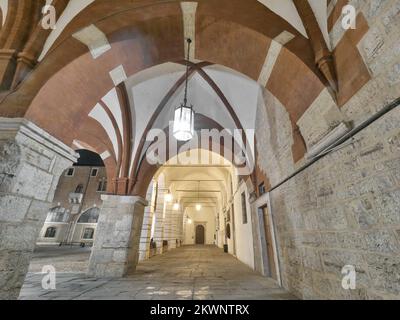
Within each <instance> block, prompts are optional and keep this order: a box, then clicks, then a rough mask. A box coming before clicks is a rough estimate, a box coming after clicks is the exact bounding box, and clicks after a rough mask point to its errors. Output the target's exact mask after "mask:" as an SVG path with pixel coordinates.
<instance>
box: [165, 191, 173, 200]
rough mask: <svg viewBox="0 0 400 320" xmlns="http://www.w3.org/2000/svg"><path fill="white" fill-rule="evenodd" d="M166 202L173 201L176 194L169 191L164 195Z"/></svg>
mask: <svg viewBox="0 0 400 320" xmlns="http://www.w3.org/2000/svg"><path fill="white" fill-rule="evenodd" d="M164 199H165V202H172V200H174V196H173V195H172V193H170V192H169V191H168V192H167V193H166V194H165V196H164Z"/></svg>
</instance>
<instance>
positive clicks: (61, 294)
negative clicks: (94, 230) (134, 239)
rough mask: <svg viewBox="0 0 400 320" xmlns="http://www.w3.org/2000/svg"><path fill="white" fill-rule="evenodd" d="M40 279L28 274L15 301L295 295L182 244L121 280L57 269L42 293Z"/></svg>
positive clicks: (215, 253)
mask: <svg viewBox="0 0 400 320" xmlns="http://www.w3.org/2000/svg"><path fill="white" fill-rule="evenodd" d="M77 253H78V252H75V253H73V254H71V255H70V256H69V258H71V257H74V256H76V254H77ZM86 254H87V253H86ZM78 256H80V255H79V254H78ZM40 259H41V258H39V257H38V256H36V257H35V260H34V263H33V265H31V270H37V269H38V268H39V269H41V267H40V262H39V261H40ZM42 259H43V262H45V264H48V263H49V262H51V258H49V257H48V256H46V255H44V256H43V255H42ZM60 259H61V258H60V257H58V258H57V257H56V258H54V262H55V263H58V266H59V267H62V264H61V263H60ZM72 265H73V264H72ZM80 267H82V265H80ZM68 268H69V267H68ZM68 268H66V269H68ZM61 269H62V268H61ZM42 277H43V275H42V274H40V273H33V272H30V273H29V274H28V275H27V277H26V280H25V284H24V286H23V288H22V291H21V295H20V299H25V300H26V299H27V300H32V299H41V300H43V299H44V300H47V299H61V300H69V299H78V300H101V299H106V300H108V299H118V300H119V299H121V300H160V299H162V300H164V299H165V300H175V299H188V300H193V299H194V300H204V299H207V300H224V299H227V300H236V299H252V300H253V299H254V300H284V299H295V297H293V296H292V295H291V294H289V293H287V292H285V291H284V290H282V289H280V288H279V287H278V286H277V285H276V284H275V282H274V281H273V280H271V279H267V278H264V277H262V276H260V275H259V274H257V273H255V272H254V271H253V270H251V269H250V268H248V267H247V266H246V265H244V264H243V263H241V262H240V261H238V260H237V259H235V258H234V257H233V256H231V255H228V254H225V253H223V252H222V250H221V249H218V248H216V247H211V246H210V247H209V246H190V247H182V248H179V249H175V250H172V251H170V252H168V253H166V254H164V255H160V256H156V257H153V258H152V259H150V260H147V261H144V262H141V263H140V264H139V266H138V268H137V271H136V272H135V273H134V274H133V275H130V276H128V277H126V278H122V279H112V280H110V279H94V278H88V277H86V276H85V274H84V273H82V272H81V273H68V272H58V273H57V278H56V283H57V287H56V290H53V291H46V290H44V289H42V287H41V281H42Z"/></svg>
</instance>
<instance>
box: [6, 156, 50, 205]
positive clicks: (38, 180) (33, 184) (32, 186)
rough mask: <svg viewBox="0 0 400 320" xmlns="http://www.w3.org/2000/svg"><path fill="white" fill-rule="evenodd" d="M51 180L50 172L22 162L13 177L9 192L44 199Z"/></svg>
mask: <svg viewBox="0 0 400 320" xmlns="http://www.w3.org/2000/svg"><path fill="white" fill-rule="evenodd" d="M52 181H53V175H52V174H50V173H47V172H45V171H43V170H40V169H37V168H35V167H33V166H31V165H29V164H26V163H24V164H22V165H21V167H20V170H19V172H18V174H17V176H16V177H15V181H14V182H13V188H12V190H11V192H12V193H15V194H20V195H23V196H26V197H31V198H34V199H37V200H42V201H46V200H47V196H48V193H49V190H50V186H51V185H52Z"/></svg>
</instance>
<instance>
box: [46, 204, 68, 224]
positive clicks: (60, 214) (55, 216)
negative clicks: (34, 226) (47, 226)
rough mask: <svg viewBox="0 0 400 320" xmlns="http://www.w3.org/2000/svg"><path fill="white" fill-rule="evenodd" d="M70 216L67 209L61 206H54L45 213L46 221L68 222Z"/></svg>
mask: <svg viewBox="0 0 400 320" xmlns="http://www.w3.org/2000/svg"><path fill="white" fill-rule="evenodd" d="M69 218H70V215H69V211H68V210H66V209H65V208H62V207H55V208H53V209H51V210H50V211H49V213H48V214H47V218H46V222H59V223H62V222H68V221H69Z"/></svg>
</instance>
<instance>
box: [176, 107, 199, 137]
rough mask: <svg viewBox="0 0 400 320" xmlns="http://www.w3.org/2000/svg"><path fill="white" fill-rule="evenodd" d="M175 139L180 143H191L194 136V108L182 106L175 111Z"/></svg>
mask: <svg viewBox="0 0 400 320" xmlns="http://www.w3.org/2000/svg"><path fill="white" fill-rule="evenodd" d="M173 134H174V137H175V139H176V140H178V141H189V140H191V139H192V138H193V135H194V111H193V107H192V106H190V107H188V106H187V105H185V104H181V105H180V106H179V107H178V108H176V109H175V118H174V131H173Z"/></svg>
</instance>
